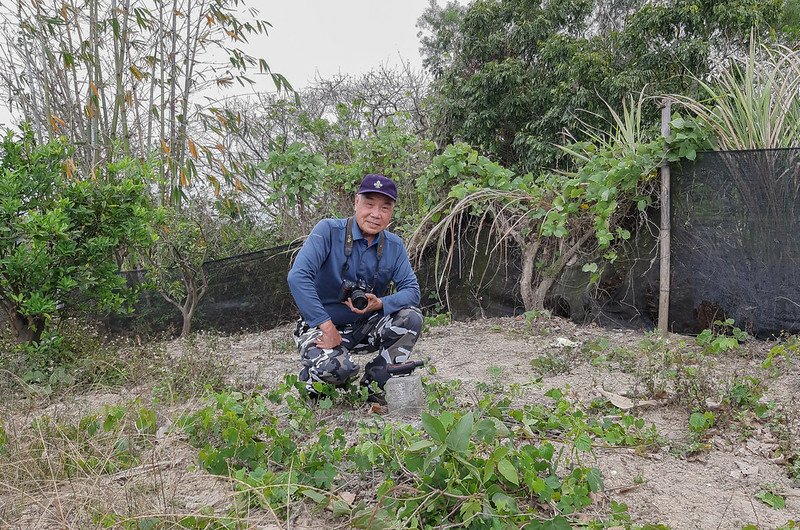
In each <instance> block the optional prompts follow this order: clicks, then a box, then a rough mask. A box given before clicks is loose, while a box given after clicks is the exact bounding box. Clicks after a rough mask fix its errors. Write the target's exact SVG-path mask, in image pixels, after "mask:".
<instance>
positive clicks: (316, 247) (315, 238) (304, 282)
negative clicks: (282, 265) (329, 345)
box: [287, 221, 331, 327]
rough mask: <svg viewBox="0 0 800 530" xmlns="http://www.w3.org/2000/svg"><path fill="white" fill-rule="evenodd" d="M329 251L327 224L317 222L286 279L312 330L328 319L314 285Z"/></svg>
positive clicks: (329, 240) (329, 231) (328, 225)
mask: <svg viewBox="0 0 800 530" xmlns="http://www.w3.org/2000/svg"><path fill="white" fill-rule="evenodd" d="M330 251H331V226H330V223H328V222H326V221H320V222H319V223H317V225H316V226H315V227H314V229H313V230H312V231H311V234H310V235H309V236H308V239H306V241H305V243H303V247H302V248H301V249H300V252H298V253H297V257H296V258H295V260H294V264H293V265H292V268H291V270H290V271H289V276H288V278H287V279H288V282H289V290H290V291H291V292H292V297H293V298H294V301H295V303H296V304H297V308H298V309H299V310H300V315H302V317H303V320H305V321H306V323H307V324H308V325H309V326H311V327H315V326H319V325H320V324H322V323H323V322H325V321H326V320H330V318H331V317H330V315H328V313H327V311H325V308H324V306H323V305H322V302H321V301H320V299H319V295H318V294H317V287H316V285H315V283H314V282H315V279H316V277H317V273H318V272H319V270H320V267H321V266H322V264H323V263H324V262H325V260H326V259H327V258H328V255H329V254H330Z"/></svg>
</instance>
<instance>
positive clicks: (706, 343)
mask: <svg viewBox="0 0 800 530" xmlns="http://www.w3.org/2000/svg"><path fill="white" fill-rule="evenodd" d="M748 339H749V336H748V335H747V333H745V332H744V331H742V330H741V329H739V328H737V327H736V326H734V322H733V319H731V318H729V319H726V320H724V321H722V320H716V321H714V326H713V327H712V329H705V330H703V331H702V332H701V333H700V334H699V335H698V336H697V338H696V341H697V344H699V345H700V346H702V347H703V352H704V353H706V354H707V355H716V354H718V353H723V352H727V351H736V350H738V349H739V345H740V344H741V343H743V342H746V341H747V340H748Z"/></svg>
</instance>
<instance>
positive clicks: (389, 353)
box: [288, 174, 422, 402]
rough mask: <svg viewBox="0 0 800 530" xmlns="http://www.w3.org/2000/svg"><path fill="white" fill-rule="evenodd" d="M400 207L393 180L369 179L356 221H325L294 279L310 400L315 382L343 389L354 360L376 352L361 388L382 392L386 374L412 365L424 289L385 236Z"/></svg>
mask: <svg viewBox="0 0 800 530" xmlns="http://www.w3.org/2000/svg"><path fill="white" fill-rule="evenodd" d="M395 201H397V187H396V186H395V183H394V182H393V181H392V180H390V179H389V178H387V177H385V176H383V175H373V174H370V175H367V176H366V177H364V180H363V182H362V183H361V187H360V188H359V190H358V193H357V194H356V197H355V215H354V216H353V217H351V218H349V219H325V220H322V221H320V222H319V223H318V224H317V226H315V227H314V229H313V231H312V232H311V234H310V235H309V236H308V239H307V240H306V242H305V243H304V244H303V247H302V249H300V252H299V253H298V254H297V258H296V259H295V262H294V265H293V266H292V269H291V270H290V271H289V277H288V281H289V288H290V289H291V291H292V296H293V297H294V300H295V303H296V304H297V307H298V309H299V310H300V315H301V318H300V320H299V321H298V322H297V328H296V329H295V332H294V340H295V343H296V344H297V348H298V350H299V352H300V358H301V362H302V365H303V368H302V370H301V371H300V380H301V381H306V388H307V389H308V390H309V393H310V394H311V395H312V396H314V395H315V392H314V389H313V383H314V382H315V381H321V382H324V383H329V384H332V385H335V386H343V385H344V384H345V383H347V382H348V381H349V380H350V379H352V378H353V377H355V376H356V374H358V371H359V365H358V364H357V363H356V362H355V361H354V360H353V357H352V355H353V354H364V353H371V352H377V356H376V357H375V358H374V359H372V360H371V361H370V362H368V363H367V364H366V366H365V367H364V375H363V377H362V378H361V384H362V385H370V383H372V382H373V381H375V382H377V384H378V387H379V388H380V389H383V386H384V384H385V383H386V381H387V380H388V379H389V377H390V375H389V373H388V372H387V370H386V366H387V365H388V364H395V363H401V362H404V361H406V360H407V359H408V358H409V356H410V355H411V350H412V348H413V347H414V344H415V343H416V342H417V339H418V338H419V334H420V331H421V330H422V313H421V312H420V310H419V308H418V307H417V306H418V305H419V301H420V292H419V284H418V283H417V278H416V276H415V275H414V272H413V271H412V270H411V263H410V262H409V259H408V253H407V252H406V249H405V246H404V245H403V241H402V240H401V239H400V237H398V236H397V235H395V234H393V233H392V232H390V231H388V230H386V227H387V226H388V225H389V223H390V222H391V220H392V214H393V213H394V207H395ZM390 284H394V293H392V294H388V292H389V286H390ZM372 400H373V401H378V402H380V401H381V400H382V396H381V395H380V394H378V395H372Z"/></svg>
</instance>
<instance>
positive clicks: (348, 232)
mask: <svg viewBox="0 0 800 530" xmlns="http://www.w3.org/2000/svg"><path fill="white" fill-rule="evenodd" d="M354 219H355V218H354V217H350V218H349V219H347V226H346V227H345V234H344V263H343V264H342V277H344V272H345V271H346V270H347V269H349V268H350V264H349V263H350V255H351V254H352V253H353V220H354ZM376 237H377V238H378V248H376V249H375V252H376V253H377V257H378V263H376V264H375V274H374V275H373V276H372V285H370V287H372V288H373V289H374V288H375V282H376V281H377V280H378V270H379V268H380V265H381V258H382V257H383V244H384V243H385V242H386V234H384V233H383V230H381V231H380V232H379V233H378V235H377V236H376Z"/></svg>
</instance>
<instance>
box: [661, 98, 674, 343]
mask: <svg viewBox="0 0 800 530" xmlns="http://www.w3.org/2000/svg"><path fill="white" fill-rule="evenodd" d="M670 114H671V103H670V101H669V99H666V100H665V101H664V104H663V106H662V107H661V134H662V135H663V136H664V137H665V138H666V137H667V136H669V119H670ZM669 195H670V173H669V162H667V161H666V160H665V161H664V164H663V165H662V166H661V230H660V231H659V254H660V256H661V260H660V261H661V269H660V274H659V282H658V283H659V288H658V331H659V332H660V333H661V335H662V336H664V337H666V336H667V332H668V331H669V280H670V252H671V250H670V238H671V231H670V217H671V215H670V209H671V208H670V200H669Z"/></svg>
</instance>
